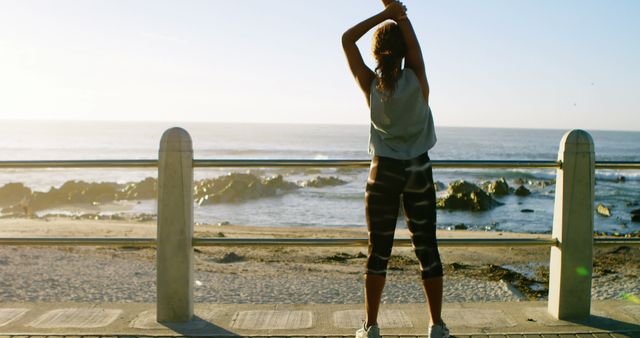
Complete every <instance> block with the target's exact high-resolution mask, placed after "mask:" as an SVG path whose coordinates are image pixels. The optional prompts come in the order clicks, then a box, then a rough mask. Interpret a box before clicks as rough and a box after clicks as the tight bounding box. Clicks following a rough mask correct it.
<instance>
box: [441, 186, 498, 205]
mask: <svg viewBox="0 0 640 338" xmlns="http://www.w3.org/2000/svg"><path fill="white" fill-rule="evenodd" d="M436 205H437V207H438V208H440V209H450V210H471V211H485V210H490V209H493V208H495V207H497V206H500V205H502V203H500V202H498V201H496V200H495V199H493V198H492V197H491V196H489V195H488V194H487V193H486V192H484V191H483V190H482V189H480V187H478V186H477V185H475V184H473V183H469V182H467V181H464V180H459V181H455V182H452V183H451V184H449V187H448V188H447V196H446V197H443V198H440V199H438V202H437V204H436Z"/></svg>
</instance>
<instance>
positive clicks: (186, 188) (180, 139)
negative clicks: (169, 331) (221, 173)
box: [156, 128, 194, 323]
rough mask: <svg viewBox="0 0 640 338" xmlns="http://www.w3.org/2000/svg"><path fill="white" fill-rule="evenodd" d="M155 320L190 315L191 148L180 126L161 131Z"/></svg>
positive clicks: (174, 319) (185, 318)
mask: <svg viewBox="0 0 640 338" xmlns="http://www.w3.org/2000/svg"><path fill="white" fill-rule="evenodd" d="M157 236H158V249H157V254H156V257H157V258H156V268H157V277H156V278H157V286H156V287H157V290H156V292H157V300H156V302H157V303H156V306H157V309H156V310H157V317H156V320H157V321H158V322H173V323H176V322H188V321H189V320H191V317H192V316H193V282H194V280H193V246H192V239H193V147H192V144H191V137H190V136H189V133H187V131H185V130H184V129H181V128H171V129H169V130H167V131H165V132H164V134H163V135H162V140H161V141H160V153H159V163H158V235H157Z"/></svg>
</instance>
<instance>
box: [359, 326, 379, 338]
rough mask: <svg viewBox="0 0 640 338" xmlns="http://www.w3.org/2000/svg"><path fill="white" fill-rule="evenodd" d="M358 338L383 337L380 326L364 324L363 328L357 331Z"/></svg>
mask: <svg viewBox="0 0 640 338" xmlns="http://www.w3.org/2000/svg"><path fill="white" fill-rule="evenodd" d="M356 338H381V337H380V328H379V327H378V325H377V324H374V325H372V326H369V327H368V328H367V327H366V324H362V328H361V329H358V331H356Z"/></svg>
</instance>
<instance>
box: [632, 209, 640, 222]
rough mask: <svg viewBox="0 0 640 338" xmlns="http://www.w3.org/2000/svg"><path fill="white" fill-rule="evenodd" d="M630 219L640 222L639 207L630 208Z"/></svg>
mask: <svg viewBox="0 0 640 338" xmlns="http://www.w3.org/2000/svg"><path fill="white" fill-rule="evenodd" d="M631 221H632V222H640V209H636V210H631Z"/></svg>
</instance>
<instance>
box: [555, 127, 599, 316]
mask: <svg viewBox="0 0 640 338" xmlns="http://www.w3.org/2000/svg"><path fill="white" fill-rule="evenodd" d="M594 157H595V154H594V147H593V140H592V138H591V135H589V133H587V132H585V131H583V130H572V131H570V132H567V133H566V134H565V135H564V137H563V138H562V142H561V143H560V151H559V153H558V160H560V161H562V169H559V170H558V172H557V176H556V192H555V206H554V210H553V235H552V236H553V238H554V239H557V240H558V246H557V247H551V260H550V264H549V307H548V311H549V313H550V314H551V315H552V316H553V317H555V318H556V319H580V318H588V317H589V316H590V312H591V274H592V269H593V201H594V185H595V164H594V163H595V160H594Z"/></svg>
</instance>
